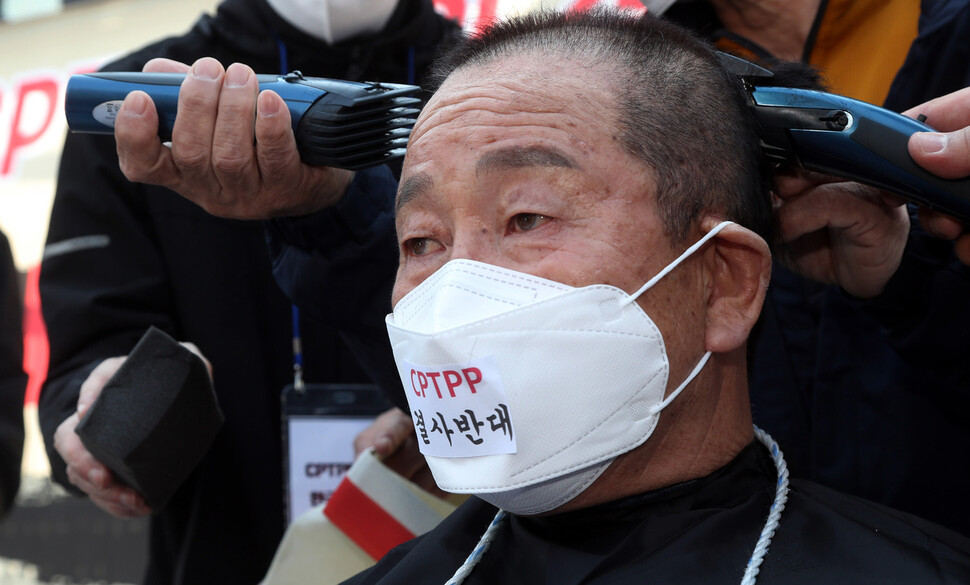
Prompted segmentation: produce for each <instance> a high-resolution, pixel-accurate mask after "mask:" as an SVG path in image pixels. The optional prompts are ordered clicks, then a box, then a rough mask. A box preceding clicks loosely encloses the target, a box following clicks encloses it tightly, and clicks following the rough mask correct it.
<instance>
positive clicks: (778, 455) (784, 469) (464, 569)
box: [445, 426, 788, 585]
mask: <svg viewBox="0 0 970 585" xmlns="http://www.w3.org/2000/svg"><path fill="white" fill-rule="evenodd" d="M754 435H755V437H757V439H758V440H759V441H761V443H762V444H763V445H764V446H765V447H767V448H768V452H769V453H771V459H772V460H773V461H774V462H775V469H777V470H778V481H777V483H776V487H775V500H774V501H773V502H772V503H771V508H769V509H768V520H767V522H765V527H764V528H762V529H761V535H760V536H759V537H758V543H757V544H756V545H755V547H754V551H752V553H751V558H750V559H748V564H747V566H746V567H745V569H744V576H743V577H742V578H741V585H754V583H755V580H756V579H757V577H758V571H760V570H761V563H762V562H763V561H764V559H765V556H766V555H767V554H768V546H769V545H770V544H771V539H772V538H773V537H774V536H775V530H777V529H778V525H779V524H780V522H781V512H782V510H784V509H785V503H787V502H788V464H787V463H785V456H784V455H783V454H782V452H781V449H780V448H779V447H778V443H776V442H775V440H774V439H772V438H771V435H769V434H768V433H766V432H764V431H763V430H761V429H759V428H758V427H757V426H755V427H754ZM506 515H507V513H506V512H505V510H499V511H498V513H497V514H495V518H493V519H492V523H491V524H489V525H488V529H487V530H486V531H485V534H483V535H482V538H481V539H480V540H479V541H478V545H477V546H476V547H475V550H473V551H472V554H470V555H468V558H467V559H465V562H464V563H463V564H462V565H461V567H459V568H458V571H456V572H455V576H454V577H452V578H451V580H449V581H448V582H447V583H446V584H445V585H461V583H462V582H464V581H465V578H466V577H468V575H469V574H470V573H471V572H472V569H474V568H475V565H477V564H478V561H479V560H481V558H482V555H484V554H485V551H487V550H488V547H489V546H490V545H491V544H492V540H494V539H495V534H496V533H497V532H498V527H499V524H501V522H502V520H503V519H504V518H505V516H506Z"/></svg>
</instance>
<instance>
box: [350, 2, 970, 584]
mask: <svg viewBox="0 0 970 585" xmlns="http://www.w3.org/2000/svg"><path fill="white" fill-rule="evenodd" d="M442 71H443V72H444V74H445V75H446V77H445V79H444V81H443V83H442V85H441V86H440V88H439V89H438V91H437V92H436V93H435V95H434V97H433V98H432V99H431V101H430V102H429V104H428V105H427V107H426V108H425V111H424V112H423V113H422V116H421V118H420V120H419V121H418V123H417V125H416V127H415V129H414V132H413V134H412V138H411V142H410V146H409V151H408V157H407V159H406V161H405V165H404V170H403V173H402V177H401V186H400V189H399V192H398V198H397V219H396V225H397V234H398V239H399V242H400V250H401V255H400V266H399V269H398V275H397V280H396V284H395V288H394V295H393V303H394V312H393V314H392V315H390V316H389V317H388V319H387V322H388V330H389V333H390V338H391V342H392V346H393V348H394V353H395V360H396V362H397V365H398V368H399V372H400V375H401V378H402V380H403V382H404V386H405V389H406V393H407V395H408V400H409V403H410V407H411V408H410V410H411V414H412V416H413V417H414V421H415V426H416V428H417V429H418V437H419V439H418V442H419V445H420V446H421V449H422V451H423V453H424V454H425V456H426V458H427V459H428V462H429V465H430V466H431V469H432V471H433V473H434V475H435V479H436V480H437V481H438V483H439V485H440V486H441V487H442V488H444V489H446V490H449V491H454V492H460V493H470V494H475V495H477V496H479V497H478V498H473V499H472V500H470V501H469V502H468V503H467V504H466V505H464V506H463V507H462V508H460V509H459V510H458V511H457V512H456V513H454V514H453V515H452V516H451V517H449V518H448V519H446V520H445V521H444V522H443V523H442V524H441V525H440V526H439V527H438V528H437V529H435V530H434V531H432V532H431V533H429V534H428V535H426V536H424V537H422V538H419V539H417V540H415V541H412V542H411V543H409V544H407V545H404V546H403V547H401V548H399V549H397V550H395V551H392V552H391V553H390V554H389V555H388V556H386V557H385V558H384V559H383V560H382V561H381V562H380V563H379V564H378V565H377V567H375V568H374V569H372V570H371V571H369V572H367V573H364V574H362V575H360V576H358V577H357V578H355V579H354V580H352V582H353V583H382V584H385V583H388V584H389V583H408V584H413V583H446V582H461V581H465V582H467V583H483V584H484V583H520V582H521V583H555V584H557V585H560V584H565V583H627V582H629V583H634V582H636V583H641V582H644V580H645V579H650V580H651V581H656V582H684V583H710V582H731V581H734V580H738V581H741V580H742V578H743V579H744V580H745V582H751V580H753V579H754V577H755V576H757V575H758V573H759V570H760V575H761V576H762V577H763V579H764V580H765V581H766V582H769V583H770V582H778V583H808V582H812V583H818V582H835V581H837V580H840V579H842V580H844V579H846V578H848V579H849V580H852V581H867V582H889V581H892V582H920V583H926V582H941V583H943V582H960V581H966V580H967V579H970V541H968V540H966V539H964V538H962V537H960V536H958V535H956V534H953V533H949V532H948V531H946V530H945V529H941V528H939V527H936V526H934V525H931V524H929V523H925V522H922V521H919V520H916V519H914V518H912V517H909V516H906V515H903V514H900V513H895V512H892V511H889V510H888V509H885V508H882V507H879V506H877V505H874V504H869V503H866V502H863V501H861V500H857V499H853V498H849V497H846V496H842V495H839V494H837V493H835V492H832V491H830V490H827V489H824V488H821V487H819V486H816V485H813V484H810V483H807V482H797V481H793V482H792V483H791V485H790V486H789V482H788V479H787V472H786V470H785V464H784V459H783V455H782V454H781V453H780V452H779V451H778V449H777V446H776V445H773V444H772V441H771V439H770V437H767V436H766V435H764V434H763V433H761V432H760V431H757V430H753V427H752V423H751V415H750V409H749V404H748V394H747V374H746V341H747V338H748V334H749V332H750V331H751V328H752V327H753V326H754V324H755V322H756V321H757V319H758V315H759V311H760V308H761V304H762V301H763V298H764V293H765V289H766V287H767V284H768V279H769V273H770V254H769V251H768V246H767V244H766V243H765V239H764V238H765V231H766V225H767V224H768V218H769V198H768V192H767V187H766V185H767V181H766V175H765V174H764V169H763V167H762V166H761V164H760V157H759V154H758V148H757V139H756V137H755V136H754V135H753V134H752V130H751V124H750V120H748V118H747V115H748V114H747V112H746V109H745V106H744V102H743V97H742V95H741V93H740V90H739V86H738V84H737V81H736V80H734V79H733V78H732V77H731V76H730V75H728V74H726V73H725V72H724V71H723V70H722V69H721V68H720V66H719V64H718V61H717V59H716V58H715V57H714V55H713V54H712V52H711V51H710V50H709V49H707V48H705V47H704V46H702V45H700V44H699V43H698V42H697V41H696V40H695V39H694V38H693V37H691V36H689V35H688V34H685V33H684V32H682V31H681V30H680V29H678V28H676V27H673V26H671V25H668V24H664V23H662V22H660V21H657V20H655V19H653V18H651V17H645V18H642V19H636V18H632V17H627V16H622V15H618V14H594V15H581V16H577V15H573V16H562V15H559V16H542V17H537V18H536V19H534V20H533V19H526V20H519V21H514V22H511V23H506V24H500V25H498V26H496V27H495V28H493V29H492V30H491V31H489V32H488V33H486V34H485V35H484V36H482V37H480V38H477V39H474V40H472V41H470V42H469V43H468V44H466V45H465V46H464V47H463V48H461V49H460V50H458V51H457V52H454V53H452V54H451V55H450V56H448V57H447V58H446V59H445V60H444V62H443V64H442ZM755 438H756V439H757V440H755ZM449 579H453V580H452V581H449Z"/></svg>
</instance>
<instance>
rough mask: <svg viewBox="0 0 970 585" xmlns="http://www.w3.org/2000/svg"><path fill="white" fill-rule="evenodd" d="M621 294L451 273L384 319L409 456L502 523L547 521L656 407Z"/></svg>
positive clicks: (659, 346)
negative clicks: (409, 426)
mask: <svg viewBox="0 0 970 585" xmlns="http://www.w3.org/2000/svg"><path fill="white" fill-rule="evenodd" d="M729 223H730V222H723V223H721V224H719V225H718V226H717V227H715V228H714V229H713V230H711V231H710V232H709V233H707V234H706V235H705V236H704V237H703V238H701V240H700V241H699V242H697V243H696V244H694V245H693V246H691V247H690V248H689V249H688V250H687V251H686V252H684V253H683V254H682V255H681V256H680V257H679V258H677V259H676V260H675V261H673V262H672V263H670V265H668V266H667V267H666V268H664V269H663V270H662V271H661V272H660V273H659V274H657V275H656V276H655V277H654V278H653V279H651V280H650V282H648V283H647V284H645V285H644V286H643V287H642V288H641V289H640V290H639V291H637V292H636V293H634V294H633V295H629V294H627V293H625V292H624V291H622V290H620V289H618V288H616V287H613V286H607V285H594V286H586V287H582V288H574V287H570V286H567V285H564V284H561V283H558V282H554V281H551V280H547V279H544V278H539V277H537V276H532V275H529V274H524V273H521V272H517V271H514V270H507V269H504V268H499V267H496V266H491V265H488V264H483V263H481V262H475V261H471V260H452V261H450V262H448V263H447V264H445V265H444V266H443V267H442V268H441V269H440V270H438V271H437V272H435V273H434V274H433V275H431V276H430V277H428V278H427V279H426V280H425V281H424V282H422V283H421V284H420V285H418V286H417V287H415V289H414V290H412V291H411V292H410V293H408V294H407V295H405V296H404V298H402V299H401V300H400V301H399V302H398V304H397V305H396V306H395V307H394V312H393V313H392V314H390V315H388V316H387V319H386V322H387V330H388V334H389V336H390V339H391V345H392V347H393V350H394V358H395V361H396V363H397V366H398V371H399V373H400V376H401V380H402V381H403V382H404V389H405V393H406V394H407V397H408V405H409V407H410V410H411V416H412V418H413V419H414V423H415V430H416V431H417V435H418V446H419V448H420V449H421V452H422V453H423V454H424V455H425V458H426V459H427V461H428V465H429V466H430V468H431V472H432V474H433V475H434V478H435V481H436V482H437V483H438V486H439V487H441V489H443V490H445V491H449V492H453V493H470V494H475V495H477V496H479V497H481V498H482V499H484V500H486V501H488V502H490V503H492V504H494V505H496V506H498V507H499V508H502V509H504V510H507V511H509V512H513V513H516V514H539V513H542V512H547V511H549V510H553V509H555V508H558V507H559V506H561V505H563V504H565V503H566V502H568V501H570V500H572V499H573V498H574V497H576V496H577V495H579V494H580V493H582V492H583V491H584V490H585V489H586V488H588V487H589V486H590V485H591V484H592V483H593V482H594V481H595V480H596V478H597V477H599V475H600V474H601V473H602V472H603V470H605V469H606V468H607V467H608V466H609V464H610V463H611V462H612V461H613V459H614V458H616V457H617V456H618V455H620V454H622V453H626V452H628V451H630V450H631V449H634V448H636V447H637V446H639V445H641V444H642V443H643V442H644V441H646V440H647V438H648V437H650V435H651V433H653V430H654V428H656V425H657V420H658V418H659V416H660V411H661V410H662V409H663V408H664V407H665V406H667V404H669V403H670V402H671V401H672V400H673V399H674V398H675V397H676V396H677V395H678V394H679V393H680V391H681V390H683V388H684V387H686V386H687V384H688V383H689V382H690V381H691V380H692V379H693V378H694V377H695V376H696V375H697V373H698V372H700V370H701V368H702V367H703V366H704V364H705V363H706V362H707V358H708V357H710V352H708V353H707V354H706V355H705V356H704V357H703V358H702V359H701V360H700V362H699V363H698V365H697V367H696V368H695V369H694V371H693V372H692V373H691V374H690V375H689V376H688V377H687V379H686V380H684V381H683V382H682V383H681V384H680V386H679V387H678V388H677V389H676V390H675V391H674V392H672V393H671V394H670V396H668V397H667V398H666V400H665V399H664V393H665V391H666V388H667V377H668V373H669V364H668V361H667V354H666V350H665V348H664V341H663V337H662V336H661V333H660V330H659V329H658V328H657V326H656V325H655V324H654V322H653V320H651V319H650V317H649V316H647V314H646V313H645V312H644V311H643V309H641V308H640V306H639V305H637V304H636V302H634V301H635V300H636V298H637V297H638V296H639V295H641V294H643V292H645V291H646V290H647V289H649V288H650V287H651V286H653V284H654V283H656V282H657V281H658V280H659V279H660V278H662V277H663V276H665V275H666V274H667V273H668V272H670V271H671V270H673V268H674V267H676V266H677V265H678V264H680V262H682V261H683V260H684V259H685V258H687V257H688V256H689V255H690V254H692V253H693V252H694V251H696V250H697V249H698V248H700V246H701V245H703V244H704V243H705V242H706V241H707V240H708V239H710V238H712V237H713V236H714V235H716V234H717V233H718V232H719V231H720V230H721V229H723V228H724V227H725V226H726V225H727V224H729Z"/></svg>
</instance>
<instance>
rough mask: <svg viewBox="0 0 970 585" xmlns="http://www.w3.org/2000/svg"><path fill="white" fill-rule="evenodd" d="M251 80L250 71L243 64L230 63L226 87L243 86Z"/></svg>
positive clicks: (227, 70)
mask: <svg viewBox="0 0 970 585" xmlns="http://www.w3.org/2000/svg"><path fill="white" fill-rule="evenodd" d="M248 80H249V71H246V68H245V67H243V66H241V65H235V64H234V65H230V66H229V69H226V87H243V86H244V85H246V81H248Z"/></svg>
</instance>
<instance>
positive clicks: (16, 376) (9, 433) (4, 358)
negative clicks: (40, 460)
mask: <svg viewBox="0 0 970 585" xmlns="http://www.w3.org/2000/svg"><path fill="white" fill-rule="evenodd" d="M20 291H21V285H20V279H19V275H18V274H17V269H16V267H14V263H13V256H12V255H11V253H10V242H9V241H7V237H6V236H5V235H3V234H2V233H0V336H2V337H0V516H3V515H4V514H6V513H7V512H9V511H10V508H11V507H12V506H13V502H14V498H15V497H16V496H17V489H18V488H19V487H20V464H21V459H22V457H23V452H24V392H25V391H26V389H27V374H26V373H24V369H23V368H24V337H23V326H22V320H23V304H22V303H21V298H20Z"/></svg>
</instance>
